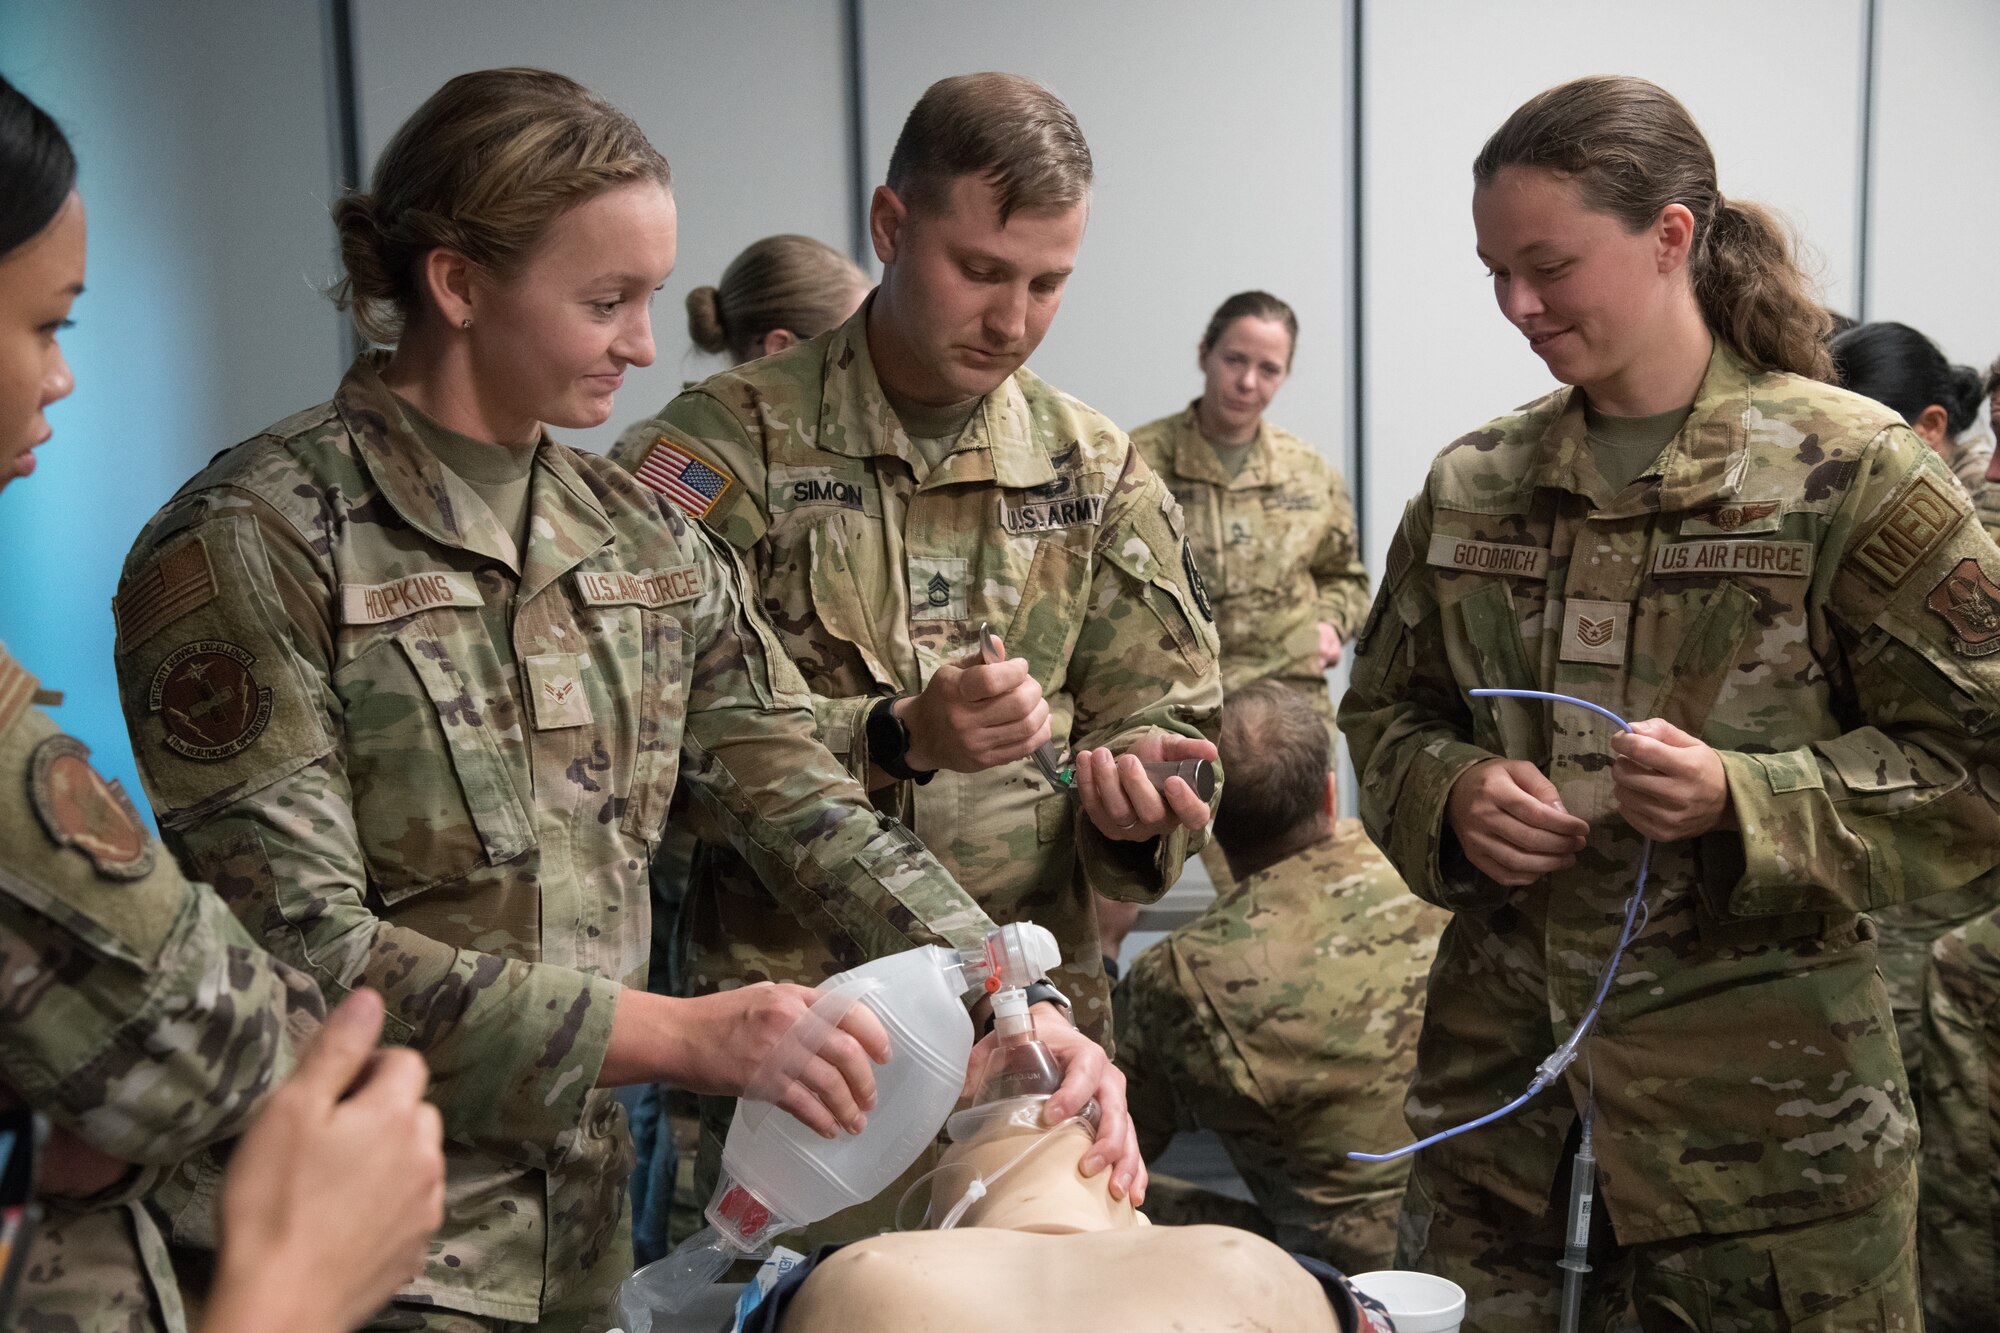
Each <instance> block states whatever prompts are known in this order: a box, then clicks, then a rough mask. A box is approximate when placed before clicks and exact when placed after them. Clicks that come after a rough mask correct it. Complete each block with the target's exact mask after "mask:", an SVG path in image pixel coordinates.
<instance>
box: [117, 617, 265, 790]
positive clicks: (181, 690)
mask: <svg viewBox="0 0 2000 1333" xmlns="http://www.w3.org/2000/svg"><path fill="white" fill-rule="evenodd" d="M256 661H257V659H256V657H255V656H253V655H252V654H251V653H250V652H248V651H247V650H245V649H243V648H241V647H239V646H237V645H236V644H233V643H230V642H229V641H228V640H226V639H196V640H195V641H194V642H193V643H187V644H182V645H181V646H180V647H178V648H176V649H174V650H173V651H172V652H171V653H168V654H167V658H166V660H165V661H164V662H162V663H160V666H159V669H158V670H157V671H155V672H154V673H153V681H152V684H151V686H150V687H149V688H148V689H147V691H146V707H147V708H148V709H149V710H150V711H151V712H153V713H155V714H157V715H158V716H159V718H160V724H161V726H163V727H164V728H165V729H166V733H167V734H166V746H167V748H168V749H169V750H172V751H173V752H174V753H175V754H177V755H180V756H181V757H182V758H183V759H195V760H199V761H201V762H203V763H219V762H220V761H222V760H224V759H227V758H229V757H230V756H232V755H237V754H241V753H242V752H243V751H245V750H247V749H249V748H250V747H251V745H253V744H255V743H256V740H257V738H258V737H259V736H261V735H263V734H264V729H265V728H266V727H268V726H269V725H270V724H271V691H270V689H269V687H267V686H262V685H259V684H258V683H257V677H256V674H255V673H254V672H252V671H251V670H250V668H251V666H252V665H253V664H255V662H256Z"/></svg>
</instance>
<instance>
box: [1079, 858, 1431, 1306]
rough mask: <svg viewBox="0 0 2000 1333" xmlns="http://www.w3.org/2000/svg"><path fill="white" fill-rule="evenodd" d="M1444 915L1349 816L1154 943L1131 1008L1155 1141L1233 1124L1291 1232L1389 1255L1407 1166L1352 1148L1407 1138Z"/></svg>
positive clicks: (1279, 1219) (1130, 1033)
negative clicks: (1193, 1128) (1195, 1128)
mask: <svg viewBox="0 0 2000 1333" xmlns="http://www.w3.org/2000/svg"><path fill="white" fill-rule="evenodd" d="M1445 920H1446V914H1445V913H1444V912H1441V911H1439V910H1438V909H1437V908H1435V907H1432V906H1430V905H1429V904H1427V903H1425V902H1423V901H1421V900H1420V899H1418V898H1416V897H1413V896H1412V895H1411V893H1410V891H1409V890H1408V889H1406V888H1404V887H1403V881H1402V880H1401V879H1399V878H1397V876H1396V871H1395V869H1394V868H1393V867H1392V866H1390V864H1389V862H1388V859H1387V858H1386V857H1384V856H1383V855H1382V853H1381V852H1380V851H1378V850H1376V847H1375V845H1374V844H1373V843H1371V842H1370V841H1368V835H1367V834H1366V833H1364V832H1363V831H1362V829H1361V824H1360V821H1358V820H1353V819H1343V820H1341V821H1340V822H1339V824H1338V825H1336V826H1335V828H1334V831H1333V832H1332V833H1331V834H1330V835H1329V836H1328V837H1326V838H1325V839H1323V840H1322V841H1320V842H1317V843H1315V844H1313V845H1312V846H1311V847H1308V848H1306V849H1305V850H1304V851H1301V852H1298V853H1297V854H1295V855H1293V856H1290V857H1287V858H1286V859H1285V860H1283V861H1280V862H1278V863H1277V864H1276V865H1273V866H1270V867H1268V868H1266V869H1264V870H1262V871H1259V872H1258V873H1256V874H1254V875H1250V876H1248V877H1246V878H1244V879H1241V880H1239V881H1237V882H1236V884H1234V885H1233V886H1232V887H1231V888H1230V889H1229V890H1228V891H1227V892H1225V893H1223V894H1222V895H1221V896H1219V897H1218V898H1217V899H1216V900H1215V902H1214V904H1213V905H1212V906H1210V907H1209V909H1208V910H1207V911H1206V912H1204V913H1203V914H1202V915H1201V916H1200V917H1198V918H1196V919H1195V920H1194V921H1191V922H1189V923H1188V924H1187V925H1184V926H1181V927H1179V928H1178V929H1176V930H1175V931H1174V932H1173V933H1172V934H1170V935H1168V936H1167V937H1166V938H1165V939H1163V940H1161V941H1160V942H1159V943H1157V944H1155V945H1153V946H1152V947H1151V948H1149V949H1147V950H1146V951H1145V952H1144V953H1142V954H1140V955H1139V957H1138V959H1137V960H1136V961H1134V963H1133V964H1132V969H1131V971H1130V973H1129V974H1128V975H1127V976H1126V977H1125V979H1124V980H1123V981H1121V982H1119V984H1118V996H1117V1005H1116V1007H1117V1011H1118V1064H1119V1067H1120V1068H1121V1069H1123V1070H1124V1071H1125V1074H1126V1077H1127V1078H1128V1080H1129V1083H1128V1087H1127V1097H1128V1098H1129V1100H1130V1102H1131V1106H1132V1119H1133V1123H1134V1124H1135V1125H1136V1126H1137V1128H1138V1130H1139V1144H1140V1148H1141V1150H1142V1151H1143V1152H1144V1153H1145V1154H1146V1156H1147V1157H1149V1158H1151V1157H1155V1156H1157V1155H1158V1154H1159V1153H1160V1152H1161V1151H1162V1150H1163V1149H1164V1148H1165V1147H1166V1145H1167V1142H1168V1140H1169V1139H1170V1138H1171V1137H1172V1136H1173V1132H1174V1128H1175V1125H1176V1123H1177V1122H1179V1121H1181V1120H1183V1119H1187V1118H1191V1119H1192V1120H1193V1121H1194V1122H1195V1123H1196V1124H1197V1125H1199V1126H1200V1127H1201V1128H1203V1129H1207V1130H1211V1131H1213V1132H1214V1133H1216V1134H1217V1135H1219V1136H1220V1137H1221V1139H1222V1142H1223V1144H1224V1146H1225V1147H1226V1148H1227V1149H1228V1151H1229V1156H1230V1159H1231V1160H1232V1161H1234V1162H1235V1164H1236V1169H1237V1171H1238V1172H1239V1173H1240V1174H1241V1175H1242V1177H1243V1179H1244V1181H1245V1183H1247V1184H1248V1185H1249V1186H1250V1191H1251V1193H1252V1194H1254V1195H1255V1196H1256V1199H1257V1203H1258V1205H1259V1206H1260V1207H1261V1208H1262V1209H1263V1211H1264V1214H1265V1216H1266V1217H1268V1218H1270V1219H1271V1222H1272V1224H1273V1225H1274V1227H1275V1228H1276V1231H1277V1240H1278V1243H1279V1244H1281V1245H1283V1246H1284V1247H1285V1248H1286V1249H1289V1250H1295V1251H1297V1252H1299V1253H1302V1254H1312V1255H1317V1256H1319V1257H1320V1258H1323V1259H1325V1260H1326V1261H1327V1262H1329V1263H1332V1264H1334V1265H1335V1266H1337V1267H1352V1266H1353V1265H1354V1264H1356V1263H1360V1264H1362V1265H1364V1266H1365V1267H1379V1266H1381V1265H1383V1264H1385V1263H1387V1262H1388V1260H1389V1257H1390V1255H1391V1253H1392V1252H1393V1251H1394V1249H1395V1241H1396V1236H1395V1216H1396V1211H1397V1207H1398V1205H1399V1203H1400V1201H1401V1199H1402V1194H1403V1180H1404V1177H1405V1176H1406V1175H1407V1174H1408V1169H1409V1164H1408V1163H1407V1162H1387V1163H1379V1164H1377V1163H1367V1162H1350V1161H1348V1160H1347V1158H1346V1156H1345V1154H1346V1153H1347V1152H1348V1151H1349V1150H1351V1149H1358V1150H1363V1151H1370V1152H1373V1151H1380V1150H1383V1149H1385V1148H1388V1147H1393V1146H1394V1145H1396V1144H1397V1143H1400V1142H1402V1141H1403V1132H1404V1131H1403V1114H1402V1113H1403V1099H1404V1097H1405V1096H1406V1095H1407V1094H1408V1092H1409V1087H1410V1077H1411V1075H1412V1074H1413V1073H1415V1071H1416V1066H1417V1029H1418V1027H1419V1025H1420V1024H1421V1023H1422V1021H1423V1012H1424V979H1425V977H1426V976H1427V975H1428V974H1429V972H1430V965H1431V959H1432V958H1433V957H1434V956H1435V955H1436V953H1437V941H1438V934H1439V932H1441V931H1442V930H1443V929H1444V923H1445ZM1181 1112H1185V1113H1186V1115H1183V1114H1180V1113H1181ZM1375 1213H1380V1214H1382V1216H1381V1218H1380V1225H1379V1226H1370V1225H1369V1223H1371V1222H1373V1221H1374V1220H1375V1219H1374V1217H1373V1216H1372V1214H1375ZM1370 1231H1373V1232H1375V1233H1377V1234H1373V1235H1370V1234H1367V1233H1368V1232H1370Z"/></svg>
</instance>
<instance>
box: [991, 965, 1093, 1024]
mask: <svg viewBox="0 0 2000 1333" xmlns="http://www.w3.org/2000/svg"><path fill="white" fill-rule="evenodd" d="M1025 994H1026V995H1027V997H1028V1007H1029V1008H1030V1009H1032V1008H1034V1007H1035V1006H1036V1005H1038V1004H1052V1005H1054V1006H1056V1008H1058V1009H1060V1010H1062V1011H1063V1014H1064V1016H1065V1017H1067V1018H1068V1019H1069V1021H1070V1026H1072V1027H1074V1026H1076V1007H1075V1006H1074V1005H1072V1004H1071V1003H1070V1002H1069V996H1067V995H1065V994H1063V993H1062V992H1061V991H1059V990H1057V989H1056V983H1055V982H1053V981H1050V980H1049V979H1048V978H1047V977H1043V978H1042V979H1041V980H1040V981H1035V982H1030V983H1029V984H1028V986H1027V987H1026V990H1025ZM993 1024H994V1014H993V1013H992V1011H991V1010H988V1011H987V1014H986V1026H984V1027H983V1028H981V1029H980V1031H981V1032H982V1033H986V1032H991V1031H992V1030H993Z"/></svg>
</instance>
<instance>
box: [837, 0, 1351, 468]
mask: <svg viewBox="0 0 2000 1333" xmlns="http://www.w3.org/2000/svg"><path fill="white" fill-rule="evenodd" d="M863 15H864V18H863V27H862V31H863V50H864V52H865V57H866V82H867V99H866V109H867V119H866V125H867V166H868V173H869V174H868V179H869V181H870V182H871V184H872V183H875V182H879V181H880V180H881V177H882V173H883V171H884V170H885V169H886V167H887V166H888V162H889V151H890V149H891V148H892V147H893V146H894V145H895V142H896V135H897V133H898V132H899V131H900V130H901V129H902V125H903V120H904V117H906V116H907V115H908V114H909V111H910V108H911V107H912V106H913V105H915V103H916V100H917V98H918V96H919V95H921V94H922V92H923V90H924V89H925V88H927V87H928V86H930V84H931V83H932V82H934V81H935V80H937V79H940V78H943V77H944V76H946V75H949V74H964V73H969V72H972V71H975V70H983V69H1000V70H1009V71H1012V72H1014V73H1018V74H1026V75H1028V76H1030V77H1031V78H1035V79H1039V80H1040V81H1041V82H1043V83H1045V84H1047V85H1048V86H1049V87H1051V88H1053V89H1054V90H1055V91H1056V92H1057V94H1059V95H1060V96H1061V97H1062V98H1063V100H1064V101H1066V102H1067V103H1069V106H1070V108H1071V109H1072V110H1073V111H1075V112H1076V116H1077V119H1078V121H1080V122H1081V123H1082V125H1083V131H1084V134H1085V136H1086V137H1087V138H1088V139H1089V141H1090V148H1091V154H1092V156H1093V158H1094V159H1095V161H1096V165H1097V189H1096V197H1095V199H1094V201H1093V204H1092V210H1091V221H1090V232H1089V234H1088V236H1087V237H1086V238H1085V240H1084V246H1083V253H1082V256H1081V257H1080V259H1079V261H1078V265H1077V271H1076V275H1075V276H1074V277H1073V278H1072V279H1071V280H1070V285H1069V290H1068V294H1067V296H1066V297H1065V298H1064V301H1063V308H1062V312H1061V313H1060V314H1059V315H1058V316H1057V317H1056V322H1055V324H1054V326H1053V327H1052V328H1051V330H1050V332H1049V336H1048V339H1047V341H1046V342H1044V343H1043V345H1042V348H1041V350H1040V351H1039V352H1038V353H1037V354H1036V356H1035V358H1034V360H1033V361H1032V362H1031V363H1030V364H1031V366H1032V368H1033V369H1034V370H1035V371H1036V372H1037V373H1038V374H1040V375H1042V376H1043V377H1044V378H1046V379H1047V380H1049V381H1050V382H1051V383H1053V384H1055V385H1057V386H1058V387H1059V388H1062V389H1064V390H1065V391H1067V392H1069V393H1072V394H1074V395H1076V396H1077V397H1078V398H1081V399H1082V400H1083V401H1085V402H1086V403H1089V404H1090V405H1091V406H1093V407H1095V408H1097V409H1098V410H1099V411H1102V412H1104V413H1106V414H1108V415H1109V416H1111V417H1112V418H1113V419H1114V420H1115V421H1117V422H1118V423H1119V424H1120V425H1121V426H1124V427H1126V428H1127V429H1129V428H1131V427H1133V426H1136V425H1139V424H1141V423H1142V422H1146V421H1150V420H1152V419H1153V418H1154V417H1157V416H1162V415H1164V414H1166V413H1168V412H1171V411H1174V410H1176V409H1177V408H1180V407H1182V406H1185V405H1186V403H1187V402H1188V400H1189V399H1191V398H1193V397H1195V396H1196V395H1197V394H1198V393H1199V392H1200V390H1201V378H1200V373H1199V372H1198V371H1197V370H1196V368H1195V344H1196V343H1197V342H1198V341H1199V339H1200V337H1201V332H1202V328H1203V326H1204V325H1205V324H1206V323H1207V321H1208V317H1209V315H1210V314H1211V313H1213V311H1214V309H1215V307H1216V306H1217V305H1218V304H1220V303H1221V301H1222V299H1223V298H1224V297H1226V296H1228V295H1229V294H1230V293H1232V292H1237V291H1241V290H1243V289H1245V288H1251V287H1263V288H1267V289H1268V290H1270V291H1272V292H1274V293H1276V294H1277V295H1279V296H1281V297H1283V298H1284V299H1285V300H1287V301H1289V302H1291V303H1292V305H1293V306H1294V307H1295V308H1296V309H1297V311H1298V314H1299V322H1300V325H1301V332H1300V338H1299V352H1298V359H1297V362H1296V364H1295V366H1294V371H1293V378H1292V380H1291V382H1290V383H1289V384H1287V385H1286V386H1285V388H1284V389H1282V390H1281V391H1280V392H1279V395H1278V398H1277V400H1276V402H1275V403H1274V404H1273V405H1272V410H1271V417H1272V419H1273V420H1274V421H1277V422H1279V423H1281V424H1283V425H1285V426H1287V427H1289V428H1290V429H1292V430H1295V431H1297V432H1298V433H1299V434H1300V435H1302V436H1304V437H1305V438H1306V439H1308V440H1310V441H1312V442H1313V443H1314V444H1315V445H1317V446H1318V447H1319V448H1320V449H1321V451H1323V452H1324V453H1326V454H1327V455H1328V456H1329V457H1330V458H1332V459H1334V460H1335V461H1336V463H1340V462H1343V460H1344V458H1345V441H1344V436H1345V434H1346V431H1345V425H1346V421H1345V417H1344V415H1343V414H1344V412H1345V410H1346V408H1345V396H1344V377H1345V373H1346V367H1345V363H1344V358H1345V350H1344V349H1345V344H1346V336H1345V334H1346V325H1347V313H1346V311H1347V305H1346V302H1347V287H1346V282H1345V278H1344V276H1343V271H1344V268H1345V264H1346V227H1345V223H1344V221H1343V218H1344V208H1345V197H1346V196H1345V193H1344V191H1345V179H1346V177H1345V172H1346V165H1345V157H1344V152H1343V146H1344V144H1345V142H1346V139H1345V129H1344V126H1345V123H1346V121H1345V114H1344V109H1345V106H1346V97H1347V93H1346V83H1345V80H1344V77H1343V71H1344V68H1345V61H1346V55H1345V47H1344V46H1343V21H1342V7H1341V6H1340V5H1339V4H1335V3H1329V2H1328V0H1245V2H1243V3H1237V4H1232V5H1229V6H1226V7H1219V6H1217V5H1215V4H1213V3H1208V2H1207V0H1155V2H1154V3H1148V4H1143V5H1142V4H1135V3H1123V2H1121V3H1096V4H1078V3H1073V2H1071V0H1011V2H1010V3H1006V4H996V5H983V6H970V5H956V4H952V5H944V4H936V3H931V2H930V0H864V4H863Z"/></svg>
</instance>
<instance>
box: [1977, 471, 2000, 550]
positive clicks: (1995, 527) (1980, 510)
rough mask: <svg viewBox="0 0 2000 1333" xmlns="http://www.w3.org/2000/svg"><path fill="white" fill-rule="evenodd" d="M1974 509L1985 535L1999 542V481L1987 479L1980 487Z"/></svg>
mask: <svg viewBox="0 0 2000 1333" xmlns="http://www.w3.org/2000/svg"><path fill="white" fill-rule="evenodd" d="M1975 509H1976V512H1977V514H1978V516H1979V526H1980V527H1982V528H1985V529H1986V535H1987V536H1989V537H1991V538H1992V539H1993V540H1994V541H1996V542H2000V481H1989V482H1987V483H1986V485H1984V486H1983V487H1981V488H1980V491H1979V502H1978V504H1977V505H1976V506H1975Z"/></svg>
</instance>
